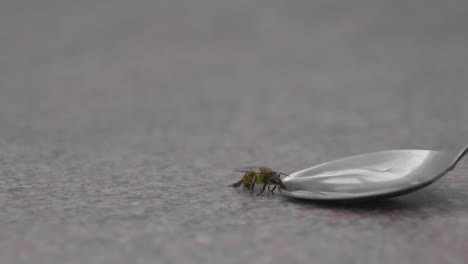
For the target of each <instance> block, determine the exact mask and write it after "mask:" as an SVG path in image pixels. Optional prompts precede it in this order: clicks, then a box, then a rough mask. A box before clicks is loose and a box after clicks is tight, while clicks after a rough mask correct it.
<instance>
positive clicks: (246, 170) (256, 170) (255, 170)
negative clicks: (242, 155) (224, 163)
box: [232, 167, 259, 173]
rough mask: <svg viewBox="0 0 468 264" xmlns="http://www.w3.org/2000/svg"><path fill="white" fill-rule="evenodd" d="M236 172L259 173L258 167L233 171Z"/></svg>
mask: <svg viewBox="0 0 468 264" xmlns="http://www.w3.org/2000/svg"><path fill="white" fill-rule="evenodd" d="M232 171H234V172H255V173H258V172H259V171H258V167H241V168H236V169H234V170H232Z"/></svg>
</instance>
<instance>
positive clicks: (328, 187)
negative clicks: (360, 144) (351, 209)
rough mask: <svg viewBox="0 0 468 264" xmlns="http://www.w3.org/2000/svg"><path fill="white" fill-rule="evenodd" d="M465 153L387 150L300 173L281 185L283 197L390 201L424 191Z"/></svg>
mask: <svg viewBox="0 0 468 264" xmlns="http://www.w3.org/2000/svg"><path fill="white" fill-rule="evenodd" d="M467 152H468V146H466V147H465V148H464V149H463V150H462V151H461V152H460V153H458V154H451V153H448V152H441V151H432V150H388V151H381V152H375V153H368V154H363V155H358V156H352V157H348V158H343V159H339V160H335V161H331V162H327V163H324V164H321V165H318V166H314V167H311V168H308V169H305V170H301V171H298V172H295V173H293V174H291V175H290V176H289V177H287V178H285V179H284V180H283V181H284V183H285V185H286V186H287V190H283V191H282V193H283V194H284V195H287V196H290V197H296V198H305V199H313V200H370V199H376V198H389V197H394V196H398V195H402V194H406V193H409V192H412V191H415V190H418V189H420V188H423V187H425V186H427V185H429V184H430V183H432V182H434V181H435V180H437V179H439V178H440V177H442V176H443V175H445V174H446V173H447V172H448V171H450V170H452V169H453V168H454V167H455V165H456V164H457V163H458V162H459V161H460V159H461V158H462V157H463V156H464V155H465V154H466V153H467Z"/></svg>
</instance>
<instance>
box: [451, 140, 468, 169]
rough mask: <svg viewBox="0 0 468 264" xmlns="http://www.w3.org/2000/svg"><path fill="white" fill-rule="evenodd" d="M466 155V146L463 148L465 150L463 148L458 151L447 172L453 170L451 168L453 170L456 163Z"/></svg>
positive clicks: (467, 150)
mask: <svg viewBox="0 0 468 264" xmlns="http://www.w3.org/2000/svg"><path fill="white" fill-rule="evenodd" d="M466 153H468V145H467V146H465V148H463V150H462V151H460V153H458V155H457V156H456V157H455V159H454V160H453V162H452V165H450V167H449V168H448V170H453V168H455V166H456V165H457V163H458V162H459V161H460V160H461V159H462V158H463V157H464V156H465V155H466Z"/></svg>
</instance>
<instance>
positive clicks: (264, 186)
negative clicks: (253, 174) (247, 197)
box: [257, 183, 268, 195]
mask: <svg viewBox="0 0 468 264" xmlns="http://www.w3.org/2000/svg"><path fill="white" fill-rule="evenodd" d="M267 185H268V183H265V184H263V189H262V191H261V192H259V193H257V195H260V194H262V193H263V192H264V191H265V188H266V186H267Z"/></svg>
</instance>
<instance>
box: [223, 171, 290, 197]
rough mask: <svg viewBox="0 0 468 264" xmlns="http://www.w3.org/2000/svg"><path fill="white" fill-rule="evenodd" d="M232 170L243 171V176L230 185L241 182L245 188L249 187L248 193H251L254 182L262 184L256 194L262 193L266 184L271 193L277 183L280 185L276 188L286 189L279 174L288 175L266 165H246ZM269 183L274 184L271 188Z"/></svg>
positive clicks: (239, 184)
mask: <svg viewBox="0 0 468 264" xmlns="http://www.w3.org/2000/svg"><path fill="white" fill-rule="evenodd" d="M234 171H235V172H244V177H242V179H241V180H240V181H238V182H235V183H233V184H232V185H230V186H231V187H234V188H237V187H239V186H241V185H242V184H243V185H244V187H245V188H249V189H250V193H253V190H254V187H255V184H263V188H262V191H261V192H259V193H258V194H257V195H260V194H262V193H263V192H264V191H265V188H266V187H267V186H268V190H269V191H270V192H271V193H273V191H274V190H275V189H276V187H277V186H278V185H279V187H280V188H278V190H280V191H281V188H283V189H286V185H284V183H283V181H282V180H281V175H285V176H289V175H287V174H286V173H282V172H276V171H273V170H272V169H270V168H268V167H247V168H239V169H235V170H234ZM270 185H274V187H273V189H270Z"/></svg>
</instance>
